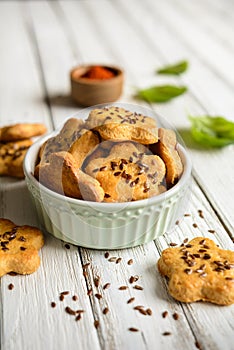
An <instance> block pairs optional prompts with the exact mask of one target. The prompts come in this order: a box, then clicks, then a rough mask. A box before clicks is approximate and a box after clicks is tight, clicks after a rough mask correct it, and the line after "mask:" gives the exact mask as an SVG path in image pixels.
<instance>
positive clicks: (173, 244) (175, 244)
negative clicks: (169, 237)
mask: <svg viewBox="0 0 234 350" xmlns="http://www.w3.org/2000/svg"><path fill="white" fill-rule="evenodd" d="M169 245H170V246H171V247H175V246H177V245H178V244H177V243H173V242H171V243H170V244H169Z"/></svg>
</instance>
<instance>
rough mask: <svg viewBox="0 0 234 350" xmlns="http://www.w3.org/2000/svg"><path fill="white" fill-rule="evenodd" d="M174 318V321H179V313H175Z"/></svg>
mask: <svg viewBox="0 0 234 350" xmlns="http://www.w3.org/2000/svg"><path fill="white" fill-rule="evenodd" d="M172 317H173V318H174V320H176V321H177V320H178V319H179V318H180V316H179V315H178V314H177V312H175V313H174V314H173V315H172Z"/></svg>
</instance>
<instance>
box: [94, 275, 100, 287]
mask: <svg viewBox="0 0 234 350" xmlns="http://www.w3.org/2000/svg"><path fill="white" fill-rule="evenodd" d="M94 285H95V287H98V286H99V285H100V276H97V277H95V278H94Z"/></svg>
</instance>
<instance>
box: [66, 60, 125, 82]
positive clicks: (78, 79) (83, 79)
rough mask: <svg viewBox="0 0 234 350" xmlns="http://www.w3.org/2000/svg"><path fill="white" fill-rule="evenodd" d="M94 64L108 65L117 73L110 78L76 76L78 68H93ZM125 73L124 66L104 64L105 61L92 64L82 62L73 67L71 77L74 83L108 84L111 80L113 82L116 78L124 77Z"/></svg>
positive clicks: (107, 66)
mask: <svg viewBox="0 0 234 350" xmlns="http://www.w3.org/2000/svg"><path fill="white" fill-rule="evenodd" d="M94 66H100V67H106V68H110V69H113V70H116V72H117V74H116V75H115V76H114V77H112V78H109V79H89V78H82V77H78V78H74V76H73V74H74V72H75V71H76V70H78V69H82V68H87V69H88V68H91V67H94ZM123 75H124V71H123V69H122V68H120V67H118V66H115V65H109V64H103V63H96V64H94V63H90V64H81V65H77V66H75V67H73V68H72V69H71V71H70V78H71V81H72V82H74V83H82V84H87V85H94V84H100V83H102V84H107V83H110V82H113V81H115V80H117V79H118V80H119V79H120V78H122V77H123Z"/></svg>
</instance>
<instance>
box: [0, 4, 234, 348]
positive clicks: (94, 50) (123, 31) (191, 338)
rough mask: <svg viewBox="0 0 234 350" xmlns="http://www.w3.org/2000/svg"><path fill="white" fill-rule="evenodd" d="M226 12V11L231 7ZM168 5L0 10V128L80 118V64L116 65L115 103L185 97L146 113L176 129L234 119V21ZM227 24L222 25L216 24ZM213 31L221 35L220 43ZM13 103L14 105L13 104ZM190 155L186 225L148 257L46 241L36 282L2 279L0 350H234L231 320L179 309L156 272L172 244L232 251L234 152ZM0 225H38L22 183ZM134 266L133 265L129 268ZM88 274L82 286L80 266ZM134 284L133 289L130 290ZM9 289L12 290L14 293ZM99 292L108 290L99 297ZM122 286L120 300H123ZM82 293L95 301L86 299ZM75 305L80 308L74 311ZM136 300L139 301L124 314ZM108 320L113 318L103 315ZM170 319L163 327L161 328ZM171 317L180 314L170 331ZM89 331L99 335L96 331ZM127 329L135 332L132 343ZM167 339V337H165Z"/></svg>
mask: <svg viewBox="0 0 234 350" xmlns="http://www.w3.org/2000/svg"><path fill="white" fill-rule="evenodd" d="M224 3H225V4H229V5H228V7H227V8H230V9H231V8H232V4H231V2H230V1H229V2H228V1H225V2H224ZM175 4H176V5H175V6H174V1H172V0H166V1H164V2H159V1H153V0H147V1H145V2H144V3H141V2H138V3H137V5H136V2H135V1H133V0H129V1H128V2H126V1H123V0H116V1H113V2H109V1H106V0H102V1H98V2H94V1H79V2H74V1H59V2H52V1H43V2H19V1H13V2H6V1H5V2H2V3H0V28H1V32H4V33H7V35H2V36H1V37H0V43H1V47H2V48H3V49H4V52H5V55H0V63H1V65H0V76H1V77H3V79H1V82H0V84H1V85H0V88H1V91H2V93H1V94H0V102H1V103H0V118H1V119H0V122H1V124H5V123H6V122H8V121H19V120H21V119H22V118H24V119H25V118H26V119H27V118H28V119H27V120H30V121H31V120H33V121H34V120H35V121H39V122H45V123H46V124H47V125H48V127H49V128H53V127H57V126H59V125H61V123H62V122H63V121H64V120H65V119H66V118H67V117H68V116H69V115H71V114H73V113H75V112H77V111H79V110H80V108H79V107H78V106H76V105H75V104H74V103H73V102H72V101H71V99H70V95H69V91H70V84H69V77H68V72H69V70H70V68H72V67H73V66H74V65H75V64H79V63H84V62H85V63H90V62H101V63H112V64H113V63H116V64H118V65H120V66H122V67H123V68H124V69H125V72H126V83H125V91H124V94H123V96H122V98H121V101H122V102H127V103H140V102H139V101H137V100H136V99H135V98H134V97H133V96H134V93H135V91H136V88H137V87H144V86H148V85H151V84H159V83H165V82H172V83H174V82H176V83H178V84H186V85H188V86H189V92H188V93H187V94H186V95H184V96H182V97H180V98H178V99H176V100H174V101H172V102H171V103H169V104H165V105H162V104H158V105H152V106H149V107H150V108H154V109H155V111H156V112H157V113H158V115H159V116H161V115H162V116H163V117H164V118H166V119H167V122H168V123H169V124H171V125H173V126H174V127H176V128H177V129H184V128H187V127H188V126H189V124H188V121H187V113H188V111H189V113H192V114H204V113H220V114H221V113H222V114H223V113H225V115H226V116H228V117H230V118H233V112H232V111H233V103H234V102H233V92H232V85H233V84H234V82H233V76H231V74H228V71H230V70H231V67H232V62H233V51H232V50H233V49H232V41H231V32H230V33H228V28H231V30H232V28H233V23H232V15H231V14H228V11H227V8H226V7H225V4H223V3H222V5H221V4H220V2H218V1H217V0H215V1H214V2H211V1H210V0H205V1H201V0H199V1H198V2H196V3H191V4H190V3H188V2H185V1H183V0H176V1H175ZM204 13H205V14H206V17H203V14H204ZM223 13H226V17H225V18H226V21H223V24H222V15H223ZM195 14H196V15H195ZM198 18H199V21H198ZM205 18H208V21H206V20H205ZM146 19H147V20H146ZM224 22H225V23H224ZM8 23H10V24H11V26H8ZM215 25H216V28H214V26H215ZM185 28H186V30H185ZM217 28H221V29H220V30H219V33H218V30H217ZM217 36H218V38H217ZM15 38H17V40H15ZM191 38H192V40H191ZM224 38H226V42H225V45H224V44H223V39H224ZM15 42H17V44H15ZM201 48H202V50H201ZM205 49H206V50H205ZM220 52H221V53H220ZM219 53H220V54H219ZM15 54H16V57H17V59H15V60H14V65H15V66H16V67H17V70H18V71H19V75H20V76H19V79H18V80H16V81H15V80H14V79H13V75H11V76H10V78H9V79H8V75H7V74H6V72H7V71H8V69H9V67H10V65H11V63H12V60H13V58H9V57H11V56H12V55H15ZM214 56H215V57H216V59H215V60H214ZM14 57H15V56H14ZM181 58H186V59H188V60H189V62H190V63H191V65H190V68H189V70H188V72H187V73H186V74H184V75H183V76H182V77H181V78H176V79H175V78H170V77H158V76H156V75H155V69H156V68H158V67H160V66H161V65H163V64H165V63H173V62H174V61H176V60H178V59H181ZM225 67H226V68H225ZM25 78H27V79H25ZM16 97H17V98H16ZM11 99H12V100H14V103H9V101H11ZM142 105H146V104H145V103H142ZM25 111H26V112H25ZM16 112H17V116H16ZM181 135H182V133H181ZM188 149H189V152H190V155H191V158H192V161H193V165H194V177H195V181H193V184H192V188H191V198H190V200H189V203H188V208H187V213H188V214H189V216H184V217H183V218H180V221H179V224H178V225H176V227H175V230H174V231H173V232H170V233H165V235H164V236H162V237H160V239H158V240H157V241H155V242H151V243H149V244H147V245H145V246H140V247H136V248H134V249H126V250H121V251H111V252H109V254H110V256H109V258H110V257H117V258H118V257H120V258H121V261H120V262H119V263H118V264H116V262H115V261H113V262H110V261H108V259H106V258H105V257H104V253H105V252H104V251H97V250H90V249H85V248H77V247H74V246H71V245H69V247H70V249H66V247H65V244H64V243H63V242H60V241H59V240H56V239H54V238H53V237H51V236H49V235H46V244H45V247H44V248H43V249H42V251H41V266H40V268H39V270H38V271H37V272H36V273H35V274H33V275H31V276H15V277H12V276H8V275H7V276H4V277H3V278H2V279H1V302H0V312H1V318H0V322H1V348H2V349H3V350H6V349H7V350H11V349H15V348H17V349H19V350H21V349H22V350H25V349H32V348H33V349H42V348H48V349H67V348H68V349H77V348H78V349H84V350H86V349H87V350H89V349H91V348H92V349H95V350H96V349H108V350H109V349H147V350H151V349H152V350H153V349H160V350H161V349H174V348H178V349H179V348H180V349H182V348H184V349H189V348H191V349H196V346H195V342H196V341H198V342H199V343H200V345H201V348H202V349H209V350H216V349H217V350H218V349H221V348H222V349H223V350H226V349H227V350H229V349H230V350H232V348H233V341H232V335H233V322H232V320H233V316H234V308H233V307H218V306H215V305H210V304H208V303H194V304H181V303H178V302H176V301H175V300H173V299H172V298H171V297H170V296H169V295H168V292H167V282H166V280H165V279H164V278H162V277H161V276H160V275H159V273H158V271H157V268H156V262H157V260H158V258H159V256H160V252H161V251H162V250H163V249H165V248H167V247H168V245H169V243H170V242H176V243H181V242H182V241H183V240H184V239H185V238H186V237H188V238H192V237H195V236H198V235H199V236H200V235H201V236H206V237H209V238H211V239H214V240H215V241H216V243H217V244H219V245H220V246H221V247H223V248H226V249H233V242H232V241H231V239H230V237H229V235H230V234H233V226H234V216H233V212H234V210H233V209H234V207H233V195H234V192H233V191H234V186H233V185H234V183H233V182H234V178H233V175H232V169H233V166H234V164H233V159H234V158H233V157H232V154H233V146H230V147H227V148H225V149H223V150H219V151H204V150H201V149H197V148H193V147H191V148H188ZM214 174H215V176H214ZM198 210H202V211H203V213H204V218H201V217H200V216H199V213H198ZM0 214H1V215H0V216H3V217H8V218H10V219H12V220H13V221H15V222H16V223H17V224H25V223H27V224H34V225H38V224H39V222H38V220H37V218H36V216H35V212H34V209H33V207H32V206H31V203H30V201H29V194H28V191H27V189H26V186H25V183H24V181H15V180H11V179H9V178H0ZM194 223H196V224H197V225H198V227H196V228H195V227H194V226H193V224H194ZM77 229H78V228H77ZM208 230H214V233H211V232H209V231H208ZM131 258H132V259H133V264H131V265H128V263H127V262H128V261H129V259H131ZM87 263H90V264H89V265H88V266H87V268H86V269H85V271H86V273H85V275H83V268H82V266H83V265H85V264H87ZM131 276H138V277H139V279H138V280H137V281H136V282H134V283H130V282H129V278H130V277H131ZM99 277H100V282H99V283H97V279H98V278H99ZM9 283H14V286H15V287H14V289H13V290H12V291H10V290H8V285H9ZM106 283H110V287H109V288H107V289H104V285H105V284H106ZM134 285H140V286H142V287H143V290H138V289H134V288H133V287H134ZM121 286H126V287H127V288H126V289H124V290H120V289H119V287H121ZM66 290H68V291H70V294H69V295H67V296H65V298H64V301H60V300H59V295H60V293H61V292H62V291H66ZM88 290H92V294H91V295H89V296H88V295H87V292H88ZM73 294H76V295H77V296H78V300H77V301H73V300H72V298H71V297H72V295H73ZM95 294H100V295H101V296H102V297H101V298H100V299H98V298H97V296H95ZM132 297H135V300H134V301H133V302H132V303H130V304H128V303H127V301H128V300H129V299H130V298H132ZM52 301H54V302H56V304H57V306H56V307H55V308H52V307H51V302H52ZM137 305H143V306H144V308H145V309H147V308H150V309H151V310H152V315H151V316H149V315H143V314H141V313H140V312H139V311H137V310H134V309H133V308H134V306H137ZM66 306H70V307H71V308H74V309H84V310H85V312H84V314H82V318H81V320H80V321H77V322H76V321H75V320H74V316H72V315H69V314H67V313H66V312H65V310H64V308H65V307H66ZM105 308H108V309H109V312H107V313H106V314H103V310H104V309H105ZM165 310H167V311H168V317H166V318H163V317H162V312H164V311H165ZM173 313H178V315H179V319H178V320H177V321H176V320H174V319H173V317H172V315H173ZM95 320H98V321H99V323H100V325H99V327H98V328H97V329H96V328H95V327H94V321H95ZM130 327H135V328H137V329H139V332H130V331H129V330H128V329H129V328H130ZM217 330H219V331H217ZM164 332H171V335H170V336H163V335H162V334H163V333H164Z"/></svg>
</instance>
